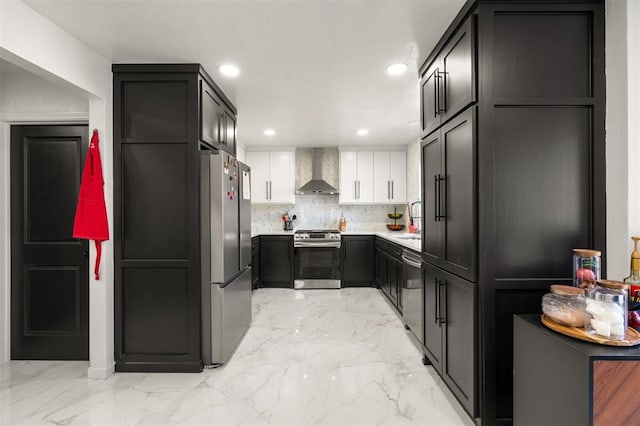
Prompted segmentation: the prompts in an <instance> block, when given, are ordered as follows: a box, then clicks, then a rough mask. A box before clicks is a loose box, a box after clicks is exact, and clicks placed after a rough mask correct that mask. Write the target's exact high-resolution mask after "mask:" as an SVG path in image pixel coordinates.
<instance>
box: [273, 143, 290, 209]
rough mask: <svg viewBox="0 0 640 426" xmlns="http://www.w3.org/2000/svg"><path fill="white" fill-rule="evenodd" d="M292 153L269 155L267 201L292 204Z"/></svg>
mask: <svg viewBox="0 0 640 426" xmlns="http://www.w3.org/2000/svg"><path fill="white" fill-rule="evenodd" d="M294 176H295V175H294V156H293V152H289V151H285V152H270V153H269V201H270V202H272V203H283V204H293V203H294V202H295V188H294Z"/></svg>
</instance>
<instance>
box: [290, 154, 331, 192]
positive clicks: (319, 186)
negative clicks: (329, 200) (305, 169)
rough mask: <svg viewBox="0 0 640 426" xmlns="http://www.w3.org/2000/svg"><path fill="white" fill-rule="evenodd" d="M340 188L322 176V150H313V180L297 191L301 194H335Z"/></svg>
mask: <svg viewBox="0 0 640 426" xmlns="http://www.w3.org/2000/svg"><path fill="white" fill-rule="evenodd" d="M337 193H338V190H337V189H336V188H334V187H333V186H331V185H330V184H329V183H328V182H327V181H326V180H324V179H323V178H322V150H321V149H320V148H313V149H312V150H311V180H310V181H309V182H307V183H305V184H304V185H302V186H301V187H300V188H298V190H297V191H296V194H300V195H305V194H306V195H316V194H317V195H334V194H337Z"/></svg>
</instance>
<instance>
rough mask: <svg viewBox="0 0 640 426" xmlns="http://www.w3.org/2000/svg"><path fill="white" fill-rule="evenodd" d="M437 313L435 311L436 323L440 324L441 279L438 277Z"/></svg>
mask: <svg viewBox="0 0 640 426" xmlns="http://www.w3.org/2000/svg"><path fill="white" fill-rule="evenodd" d="M435 303H436V313H435V318H434V320H435V323H436V324H438V325H440V279H438V278H436V300H435Z"/></svg>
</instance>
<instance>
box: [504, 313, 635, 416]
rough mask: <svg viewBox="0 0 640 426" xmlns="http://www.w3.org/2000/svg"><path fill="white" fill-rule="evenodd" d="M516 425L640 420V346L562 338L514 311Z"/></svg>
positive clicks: (531, 317) (536, 319)
mask: <svg viewBox="0 0 640 426" xmlns="http://www.w3.org/2000/svg"><path fill="white" fill-rule="evenodd" d="M513 318H514V320H513V321H514V324H513V338H514V340H513V367H514V369H513V414H514V415H513V421H514V425H581V426H582V425H587V424H591V425H607V426H610V425H637V424H640V346H634V347H617V346H603V345H598V344H595V343H589V342H583V341H580V340H576V339H573V338H571V337H566V336H563V335H561V334H559V333H556V332H555V331H553V330H550V329H548V328H547V327H545V326H544V325H542V323H541V322H540V316H539V315H514V317H513Z"/></svg>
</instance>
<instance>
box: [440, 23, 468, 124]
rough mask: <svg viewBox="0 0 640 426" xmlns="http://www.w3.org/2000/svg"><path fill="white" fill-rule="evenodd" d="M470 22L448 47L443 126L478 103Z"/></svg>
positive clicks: (443, 81)
mask: <svg viewBox="0 0 640 426" xmlns="http://www.w3.org/2000/svg"><path fill="white" fill-rule="evenodd" d="M473 22H474V21H473V17H470V18H469V19H467V21H466V23H465V24H464V25H463V26H462V27H460V29H459V30H458V32H457V33H456V34H455V36H454V37H453V38H452V39H451V41H449V43H448V44H447V45H446V46H445V48H444V50H443V52H442V54H441V57H442V74H440V77H441V78H440V81H439V83H440V85H441V86H440V87H441V93H440V108H439V109H440V122H441V123H444V122H445V121H448V120H449V119H451V118H453V117H454V116H455V115H456V114H457V113H459V112H460V111H462V110H463V109H464V108H465V107H466V106H467V105H469V104H470V103H472V102H474V101H475V100H476V96H475V85H474V81H475V79H474V75H473V72H474V67H473V64H474V63H475V62H474V53H475V49H474V47H473V46H474V25H473Z"/></svg>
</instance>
